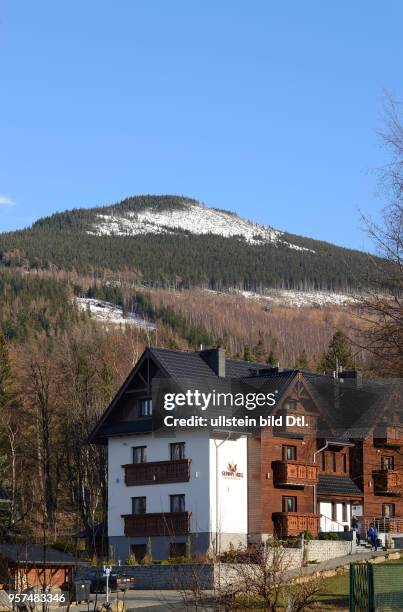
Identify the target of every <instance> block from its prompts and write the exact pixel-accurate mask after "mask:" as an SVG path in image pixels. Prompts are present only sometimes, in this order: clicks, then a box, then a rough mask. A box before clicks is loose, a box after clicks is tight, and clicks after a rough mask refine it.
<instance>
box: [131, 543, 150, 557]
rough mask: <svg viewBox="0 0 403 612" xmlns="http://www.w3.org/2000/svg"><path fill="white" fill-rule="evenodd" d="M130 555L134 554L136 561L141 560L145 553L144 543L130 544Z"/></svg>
mask: <svg viewBox="0 0 403 612" xmlns="http://www.w3.org/2000/svg"><path fill="white" fill-rule="evenodd" d="M131 551H132V555H134V556H135V558H136V561H142V560H143V559H144V557H145V556H146V554H147V545H146V544H132V545H131Z"/></svg>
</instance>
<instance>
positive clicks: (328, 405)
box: [89, 347, 403, 442]
mask: <svg viewBox="0 0 403 612" xmlns="http://www.w3.org/2000/svg"><path fill="white" fill-rule="evenodd" d="M212 351H213V349H209V350H207V351H200V352H197V351H178V350H173V349H166V348H158V347H148V348H146V349H145V351H144V353H143V354H142V356H141V357H140V359H139V360H138V362H137V364H136V365H135V366H134V368H133V370H132V371H131V372H130V374H129V376H128V377H127V379H126V381H125V382H124V383H123V385H122V386H121V388H120V389H119V391H118V393H117V394H116V396H115V398H114V399H113V400H112V402H111V403H110V405H109V407H108V408H107V409H106V411H105V412H104V414H103V415H102V417H101V419H100V420H99V422H98V424H97V425H96V427H95V428H94V430H93V432H92V434H91V435H90V437H89V440H90V441H92V442H98V441H101V439H103V440H105V437H107V436H109V435H117V434H123V433H144V432H145V431H150V430H151V429H153V428H152V427H151V423H150V422H149V420H147V421H138V422H137V421H136V422H133V421H132V422H130V423H129V422H127V421H126V422H122V423H119V424H116V423H111V424H110V425H108V419H109V415H110V414H111V413H112V412H113V411H114V409H115V406H116V405H117V404H118V403H119V402H120V400H121V398H123V397H124V395H125V393H126V391H127V390H128V389H129V388H130V385H131V383H132V381H133V379H134V378H135V376H136V375H137V373H138V372H139V370H140V368H141V367H142V364H143V363H144V361H145V360H146V359H148V358H150V360H151V361H152V362H153V363H154V364H155V367H156V368H157V372H158V374H157V378H160V379H161V378H162V379H163V380H165V379H168V380H172V381H174V382H175V384H177V385H178V386H179V387H185V388H191V387H192V385H194V384H196V383H197V384H198V385H202V386H204V387H205V389H206V390H209V391H211V390H214V389H215V388H218V385H221V386H225V384H234V385H236V384H242V385H245V384H247V385H249V386H250V390H251V391H253V390H255V391H258V390H259V387H260V386H261V385H265V389H266V391H267V389H272V391H273V392H275V393H276V394H277V398H278V399H280V398H281V397H282V396H283V395H284V394H285V393H286V391H287V389H288V388H289V387H290V385H292V384H294V381H295V379H296V378H297V377H298V378H300V379H301V380H302V379H303V380H304V383H305V386H306V387H307V389H308V392H309V394H310V396H311V398H312V400H313V402H314V404H315V405H316V406H320V412H321V417H322V418H321V423H320V428H319V429H318V432H317V434H318V437H326V438H327V439H329V437H332V438H336V437H337V438H342V439H344V440H346V441H347V440H348V439H354V438H363V437H365V436H366V435H368V434H369V432H370V431H371V430H372V429H373V427H374V425H375V424H376V422H377V421H379V419H380V417H382V416H383V415H384V414H385V411H386V410H388V411H389V410H390V409H391V408H390V407H391V406H392V403H391V392H392V391H391V390H392V389H393V392H394V393H395V395H396V390H395V388H396V386H399V385H400V390H399V391H398V393H400V396H399V397H400V398H401V397H402V389H401V385H402V383H401V381H400V382H399V383H396V381H394V383H393V384H390V386H388V383H387V381H382V382H381V383H379V382H376V381H368V380H362V379H361V377H359V378H357V379H354V378H353V377H351V378H346V379H343V380H339V379H337V378H334V377H333V376H330V375H324V374H318V373H313V372H307V371H305V370H296V369H279V368H270V367H268V366H267V365H264V364H260V363H253V362H249V361H238V360H234V359H226V360H225V377H223V378H221V377H218V376H217V374H216V372H215V371H214V369H213V367H211V365H210V364H211V363H214V360H211V359H210V358H211V353H212ZM209 357H210V358H209ZM234 388H235V386H234ZM245 388H246V387H244V389H245ZM400 401H401V399H400ZM395 404H396V405H399V401H397V402H396V401H395ZM397 410H398V408H395V409H394V411H395V413H396V411H397ZM400 411H401V407H400ZM227 412H228V413H227ZM223 414H225V415H226V416H231V413H230V411H226V410H224V411H223ZM204 416H207V415H206V414H205V415H204ZM214 416H216V415H214ZM400 416H401V415H400ZM402 420H403V419H400V421H402ZM155 425H157V423H155ZM158 427H159V426H157V428H158Z"/></svg>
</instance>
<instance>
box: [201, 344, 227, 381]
mask: <svg viewBox="0 0 403 612" xmlns="http://www.w3.org/2000/svg"><path fill="white" fill-rule="evenodd" d="M199 354H200V357H201V358H202V359H204V361H205V362H206V363H207V364H208V365H209V366H210V368H211V369H212V370H213V371H214V372H215V373H216V374H217V376H220V377H221V378H225V349H224V348H221V347H217V348H212V349H207V350H205V351H200V353H199Z"/></svg>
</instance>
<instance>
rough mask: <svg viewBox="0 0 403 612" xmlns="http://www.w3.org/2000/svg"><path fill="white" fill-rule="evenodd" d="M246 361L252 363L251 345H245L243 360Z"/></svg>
mask: <svg viewBox="0 0 403 612" xmlns="http://www.w3.org/2000/svg"><path fill="white" fill-rule="evenodd" d="M242 359H243V360H244V361H252V353H251V350H250V346H249V345H247V344H246V345H245V346H244V349H243V358H242Z"/></svg>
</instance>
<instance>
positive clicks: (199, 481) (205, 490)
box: [108, 431, 248, 537]
mask: <svg viewBox="0 0 403 612" xmlns="http://www.w3.org/2000/svg"><path fill="white" fill-rule="evenodd" d="M172 442H185V443H186V457H187V458H190V459H191V460H192V461H191V464H190V480H189V482H178V483H171V484H152V485H146V486H144V485H142V486H127V485H126V484H125V482H124V469H123V468H122V465H125V464H127V463H131V461H132V447H134V446H147V461H166V460H169V458H170V446H169V445H170V443H172ZM216 443H217V445H220V446H219V448H218V449H217V450H216V446H215V441H214V440H213V439H210V438H209V436H208V433H207V432H203V431H195V432H184V433H183V435H182V434H181V433H180V432H179V433H178V432H176V433H174V432H173V435H172V436H170V437H168V436H165V435H164V436H153V435H150V434H148V435H143V436H139V435H135V436H119V437H111V438H109V440H108V483H109V486H108V535H109V536H110V537H113V536H123V535H124V523H123V519H122V514H130V513H131V511H132V502H131V498H132V497H140V496H145V497H146V509H147V512H169V511H170V499H169V496H170V495H174V494H184V495H185V508H186V510H187V511H190V512H191V513H192V515H191V519H190V530H191V532H192V533H205V532H214V533H215V532H216V530H217V525H218V530H219V531H220V532H221V533H237V534H247V530H248V505H247V442H246V438H245V437H244V438H239V439H238V440H225V441H224V442H222V440H216ZM217 456H218V477H217V479H216V457H217ZM229 463H231V464H236V465H237V471H236V474H235V476H228V475H223V474H222V472H228V471H229V470H228V464H229ZM240 474H242V476H240ZM217 484H218V495H217V494H216V488H217ZM216 519H217V520H216Z"/></svg>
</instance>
